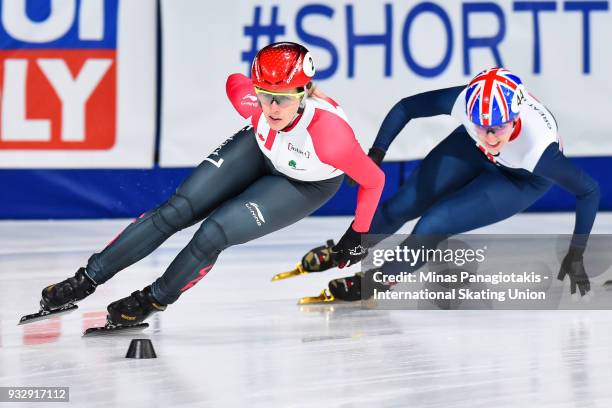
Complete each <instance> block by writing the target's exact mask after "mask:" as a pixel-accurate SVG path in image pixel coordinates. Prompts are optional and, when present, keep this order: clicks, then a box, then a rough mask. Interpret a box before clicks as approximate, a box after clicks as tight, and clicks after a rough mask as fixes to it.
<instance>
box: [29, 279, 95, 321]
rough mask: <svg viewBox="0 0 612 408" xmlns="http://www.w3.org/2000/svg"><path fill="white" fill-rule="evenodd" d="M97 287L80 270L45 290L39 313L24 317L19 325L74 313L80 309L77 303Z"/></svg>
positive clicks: (42, 294)
mask: <svg viewBox="0 0 612 408" xmlns="http://www.w3.org/2000/svg"><path fill="white" fill-rule="evenodd" d="M96 286H98V285H97V284H96V283H95V282H94V281H93V280H92V279H91V278H90V277H89V276H87V272H86V271H85V268H79V270H78V271H77V272H76V273H75V274H74V276H72V277H70V278H68V279H65V280H63V281H61V282H59V283H56V284H53V285H49V286H47V287H46V288H44V289H43V290H42V293H41V299H40V310H39V311H38V313H33V314H29V315H25V316H23V317H22V318H21V319H20V320H19V324H27V323H33V322H36V321H39V320H44V319H48V318H50V317H55V316H58V315H60V314H65V313H68V312H73V311H75V310H76V309H78V306H77V305H75V303H76V302H78V301H79V300H81V299H84V298H85V297H87V296H89V295H91V294H92V293H94V292H95V290H96Z"/></svg>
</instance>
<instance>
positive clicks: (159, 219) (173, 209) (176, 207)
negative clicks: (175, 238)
mask: <svg viewBox="0 0 612 408" xmlns="http://www.w3.org/2000/svg"><path fill="white" fill-rule="evenodd" d="M194 216H195V215H194V212H193V207H192V206H191V202H190V201H189V199H187V198H186V197H183V196H181V195H179V194H174V195H173V196H172V197H170V199H169V200H168V201H166V202H165V203H164V204H162V205H161V206H160V207H159V208H158V209H157V210H156V211H155V213H154V214H153V223H154V224H155V226H156V227H157V228H158V229H159V230H160V231H162V232H163V233H164V234H167V235H171V234H174V233H175V232H177V231H179V230H181V229H183V228H185V227H187V226H188V225H190V224H191V223H192V222H193V221H194Z"/></svg>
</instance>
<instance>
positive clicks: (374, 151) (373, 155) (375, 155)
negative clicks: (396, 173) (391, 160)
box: [346, 147, 386, 187]
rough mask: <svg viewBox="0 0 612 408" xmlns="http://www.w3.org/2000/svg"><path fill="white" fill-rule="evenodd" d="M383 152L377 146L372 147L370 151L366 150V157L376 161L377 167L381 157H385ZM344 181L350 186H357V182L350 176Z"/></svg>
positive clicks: (381, 159) (381, 160)
mask: <svg viewBox="0 0 612 408" xmlns="http://www.w3.org/2000/svg"><path fill="white" fill-rule="evenodd" d="M385 154H386V152H385V151H383V150H381V149H379V148H378V147H372V148H370V151H369V152H368V157H369V158H370V159H372V161H373V162H374V163H376V165H377V166H378V167H380V164H381V163H382V162H383V159H384V158H385ZM346 183H347V184H348V185H349V186H351V187H355V186H357V182H356V181H355V180H353V179H352V178H350V177H348V178H347V180H346Z"/></svg>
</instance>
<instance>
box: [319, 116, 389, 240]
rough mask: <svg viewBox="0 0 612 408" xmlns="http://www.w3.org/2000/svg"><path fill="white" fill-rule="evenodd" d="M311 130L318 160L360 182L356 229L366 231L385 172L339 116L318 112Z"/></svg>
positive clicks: (354, 225) (376, 203) (379, 193)
mask: <svg viewBox="0 0 612 408" xmlns="http://www.w3.org/2000/svg"><path fill="white" fill-rule="evenodd" d="M308 131H309V132H310V134H311V135H312V140H313V143H314V149H315V151H316V153H317V156H318V157H319V159H320V160H321V161H322V162H324V163H327V164H329V165H330V166H333V167H335V168H337V169H340V170H342V171H343V172H344V173H346V174H347V175H348V176H349V177H351V178H352V179H353V180H355V181H356V182H357V183H358V184H359V186H360V187H359V192H358V193H357V208H356V210H355V221H354V223H353V229H354V230H355V231H356V232H367V231H368V230H369V229H370V223H371V222H372V217H373V216H374V212H375V211H376V207H377V206H378V201H379V200H380V195H381V194H382V190H383V187H384V184H385V174H384V173H383V172H382V170H381V169H380V168H379V167H378V166H377V165H376V164H374V163H373V162H372V160H370V158H369V157H368V156H367V155H366V154H365V153H364V151H363V149H362V148H361V146H360V145H359V142H357V139H356V138H355V134H354V133H353V129H351V127H350V126H349V125H348V123H346V122H345V121H344V120H342V119H341V118H339V117H338V116H337V115H333V114H331V113H329V112H326V111H321V112H317V116H316V119H313V121H312V122H311V123H310V126H309V127H308Z"/></svg>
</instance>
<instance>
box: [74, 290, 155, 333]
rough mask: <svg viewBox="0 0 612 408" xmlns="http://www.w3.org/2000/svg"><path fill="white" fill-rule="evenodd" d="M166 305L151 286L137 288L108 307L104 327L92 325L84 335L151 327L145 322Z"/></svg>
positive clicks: (125, 331)
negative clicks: (152, 290)
mask: <svg viewBox="0 0 612 408" xmlns="http://www.w3.org/2000/svg"><path fill="white" fill-rule="evenodd" d="M166 307H167V306H166V305H163V304H161V303H160V302H158V301H157V299H155V298H154V297H153V295H152V294H151V286H150V285H149V286H147V287H145V288H144V289H143V290H137V291H135V292H133V293H132V294H131V295H130V296H127V297H124V298H123V299H119V300H117V301H115V302H113V303H111V304H110V305H108V307H107V308H106V310H107V311H108V315H107V316H106V325H105V326H103V327H91V328H89V329H87V330H85V333H83V336H87V337H92V336H98V335H104V334H109V333H128V334H129V333H131V332H136V331H139V330H143V329H146V328H147V327H149V323H145V322H144V320H145V319H147V318H148V317H149V316H151V315H152V314H153V313H155V312H163V311H164V310H166Z"/></svg>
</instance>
